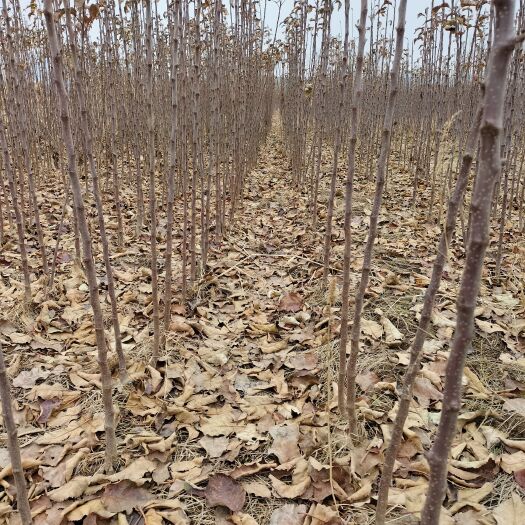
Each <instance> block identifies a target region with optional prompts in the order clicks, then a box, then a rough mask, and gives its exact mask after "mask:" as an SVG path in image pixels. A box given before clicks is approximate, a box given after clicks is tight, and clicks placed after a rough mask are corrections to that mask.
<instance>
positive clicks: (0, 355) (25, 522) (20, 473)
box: [0, 344, 33, 525]
mask: <svg viewBox="0 0 525 525" xmlns="http://www.w3.org/2000/svg"><path fill="white" fill-rule="evenodd" d="M0 397H1V398H2V415H3V419H4V427H5V430H6V434H7V449H8V450H9V458H10V459H11V467H12V469H13V477H14V478H15V486H16V501H17V507H18V513H19V514H20V521H21V522H22V525H31V523H33V521H32V519H31V508H30V507H29V498H28V495H27V485H26V480H25V477H24V469H23V467H22V459H21V458H20V448H19V447H18V433H17V431H16V424H15V419H14V417H13V407H12V406H11V390H10V385H9V378H8V377H7V371H6V367H5V361H4V351H3V349H2V345H1V344H0Z"/></svg>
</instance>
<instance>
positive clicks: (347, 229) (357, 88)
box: [337, 0, 368, 414]
mask: <svg viewBox="0 0 525 525" xmlns="http://www.w3.org/2000/svg"><path fill="white" fill-rule="evenodd" d="M367 16H368V0H361V14H360V16H359V25H358V26H357V30H358V32H359V41H358V44H357V57H356V66H355V76H354V85H353V93H352V107H351V108H350V144H349V147H348V164H347V169H346V182H345V218H344V235H345V246H344V254H343V290H342V293H341V334H340V336H341V338H340V341H339V378H338V382H337V387H338V390H337V394H338V405H339V412H340V413H341V414H343V412H344V410H345V369H346V366H345V365H346V345H347V342H348V299H349V295H350V252H351V249H352V230H351V221H352V194H353V189H354V175H355V155H356V148H357V130H358V128H359V118H360V114H361V97H362V94H363V64H364V52H365V43H366V17H367Z"/></svg>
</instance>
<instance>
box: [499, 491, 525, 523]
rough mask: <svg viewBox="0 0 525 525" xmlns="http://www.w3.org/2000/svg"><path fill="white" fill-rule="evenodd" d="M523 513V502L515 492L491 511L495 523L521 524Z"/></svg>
mask: <svg viewBox="0 0 525 525" xmlns="http://www.w3.org/2000/svg"><path fill="white" fill-rule="evenodd" d="M524 515H525V503H523V500H522V499H521V497H520V496H519V494H518V493H517V492H514V493H513V494H512V496H511V497H510V498H509V499H507V500H505V501H504V502H503V503H501V504H500V505H498V506H497V507H496V508H495V509H494V512H493V516H494V519H495V520H496V523H497V525H521V524H522V523H523V516H524Z"/></svg>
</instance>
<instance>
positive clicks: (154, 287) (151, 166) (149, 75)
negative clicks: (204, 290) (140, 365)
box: [144, 0, 160, 366]
mask: <svg viewBox="0 0 525 525" xmlns="http://www.w3.org/2000/svg"><path fill="white" fill-rule="evenodd" d="M144 4H145V7H146V115H147V119H148V172H149V213H150V221H151V223H150V237H151V238H150V249H151V302H152V306H153V349H152V353H151V361H152V364H153V366H156V364H157V360H158V358H159V347H160V322H159V289H158V269H157V217H156V213H157V209H156V208H157V199H156V196H155V128H154V121H153V119H154V116H153V42H152V29H153V27H152V26H153V22H152V17H151V0H145V1H144Z"/></svg>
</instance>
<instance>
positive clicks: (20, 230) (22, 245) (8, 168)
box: [0, 119, 31, 304]
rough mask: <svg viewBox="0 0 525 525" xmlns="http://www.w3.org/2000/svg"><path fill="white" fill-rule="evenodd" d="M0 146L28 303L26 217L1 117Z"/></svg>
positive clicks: (28, 280) (29, 290) (25, 297)
mask: <svg viewBox="0 0 525 525" xmlns="http://www.w3.org/2000/svg"><path fill="white" fill-rule="evenodd" d="M0 147H1V148H2V157H3V160H4V170H5V173H6V175H7V182H8V185H9V193H10V194H11V201H12V206H13V211H14V213H15V221H16V232H17V235H18V247H19V249H20V262H21V265H22V274H23V276H24V301H25V303H26V304H29V303H30V302H31V282H30V278H29V263H28V261H27V250H26V242H25V238H24V218H23V216H22V212H21V210H20V206H19V204H18V195H17V193H16V183H15V179H14V176H13V168H12V165H11V158H10V156H9V146H8V144H7V138H6V136H5V128H4V122H3V120H1V119H0Z"/></svg>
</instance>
